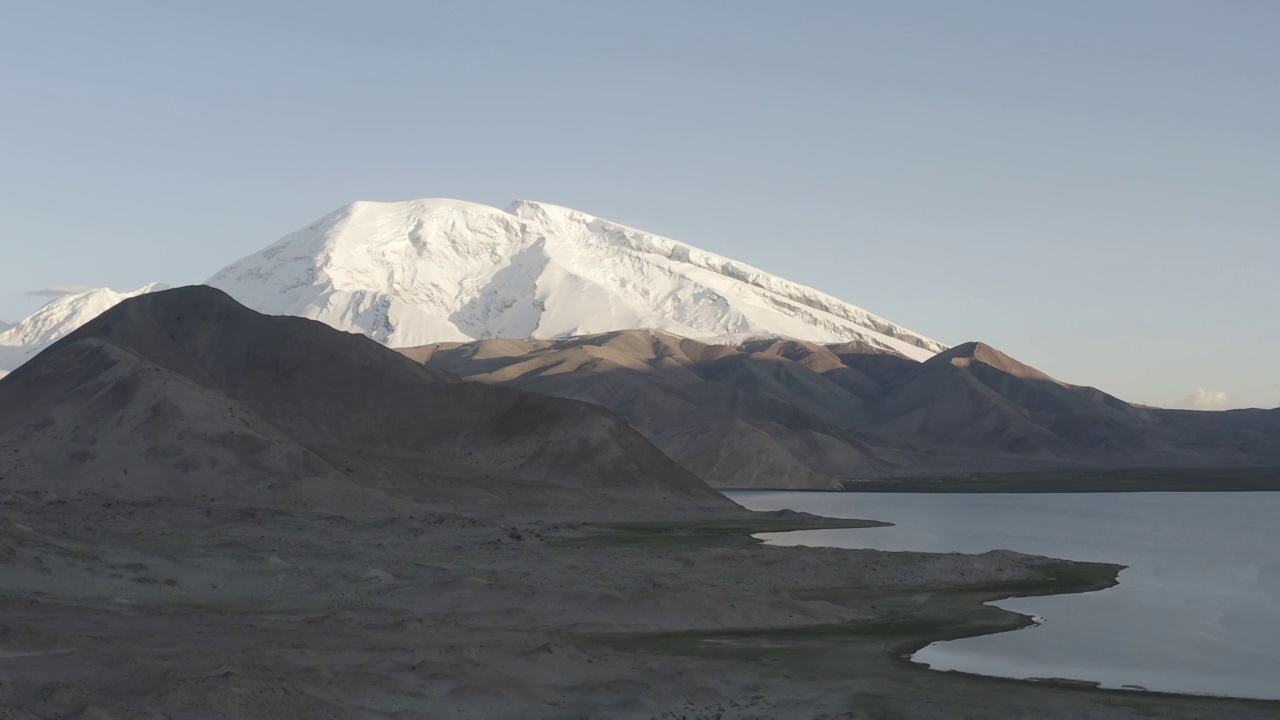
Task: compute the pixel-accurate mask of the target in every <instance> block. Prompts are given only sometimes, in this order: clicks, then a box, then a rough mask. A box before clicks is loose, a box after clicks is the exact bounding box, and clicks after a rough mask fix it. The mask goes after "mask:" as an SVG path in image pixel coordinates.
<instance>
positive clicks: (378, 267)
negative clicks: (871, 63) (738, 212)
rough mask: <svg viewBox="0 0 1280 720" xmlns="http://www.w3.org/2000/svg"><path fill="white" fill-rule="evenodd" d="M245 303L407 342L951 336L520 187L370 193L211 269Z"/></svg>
mask: <svg viewBox="0 0 1280 720" xmlns="http://www.w3.org/2000/svg"><path fill="white" fill-rule="evenodd" d="M206 282H207V284H209V285H212V286H214V287H217V288H220V289H222V290H224V291H226V292H227V293H228V294H230V295H231V296H232V297H234V298H235V299H237V300H238V301H240V302H241V303H243V304H245V305H247V306H249V307H251V308H253V309H255V310H258V311H260V312H264V313H268V314H274V315H299V316H302V317H308V318H313V319H315V320H319V321H321V322H324V323H327V324H328V325H331V326H333V327H335V328H338V329H340V330H346V331H351V332H359V333H363V334H365V335H368V336H369V337H372V338H373V339H375V340H377V341H379V342H381V343H384V344H386V345H390V346H393V347H407V346H414V345H422V344H426V343H432V342H441V341H455V340H456V341H465V340H475V339H487V338H498V337H502V338H563V337H569V336H573V335H581V334H587V333H597V332H607V331H611V330H622V329H632V328H654V329H659V330H664V331H667V332H671V333H675V334H678V335H683V336H686V337H724V336H742V335H763V336H783V337H793V338H800V339H804V340H811V341H816V342H847V341H862V342H865V343H867V344H869V345H871V346H873V347H877V348H881V349H884V350H889V351H892V352H897V353H900V354H903V355H906V356H908V357H912V358H915V359H924V358H927V357H930V356H932V355H934V354H935V353H937V352H940V351H942V350H944V349H945V346H943V345H942V344H940V343H938V342H936V341H934V340H930V339H928V338H926V337H923V336H921V335H919V334H917V333H914V332H911V331H909V330H907V329H905V328H902V327H901V326H899V325H896V324H894V323H891V322H889V321H887V320H885V319H883V318H881V317H878V316H876V315H873V314H871V313H869V312H867V311H866V310H863V309H862V308H859V307H857V306H855V305H851V304H849V303H846V302H843V301H841V300H839V299H837V298H834V297H832V296H830V295H827V294H825V293H822V292H819V291H817V290H814V289H812V288H808V287H805V286H803V285H799V284H796V283H793V282H790V281H787V280H783V279H781V278H778V277H775V276H773V275H770V274H768V273H766V272H764V271H762V270H758V269H756V268H753V267H750V266H748V265H744V264H742V263H739V262H736V261H733V260H730V259H727V258H724V257H721V256H719V255H715V254H712V253H708V252H704V251H702V250H699V249H697V248H695V247H692V246H690V245H686V244H684V243H681V242H678V241H675V240H671V239H669V238H664V237H660V236H658V235H653V234H650V233H646V232H644V231H641V230H637V229H634V228H630V227H626V226H624V225H619V224H617V223H613V222H610V221H608V220H604V219H601V218H598V217H594V216H591V215H588V214H586V213H582V212H579V211H576V210H571V209H568V208H563V207H558V206H555V205H548V204H545V203H537V202H529V201H517V202H516V203H514V204H513V205H511V206H510V207H508V208H507V209H505V210H503V209H499V208H494V207H489V206H486V205H480V204H476V203H470V202H463V201H459V200H444V199H427V200H414V201H408V202H396V203H378V202H357V203H353V204H351V205H348V206H346V207H344V208H341V209H339V210H337V211H335V212H333V213H330V214H329V215H327V216H325V217H323V218H321V219H320V220H317V221H316V222H314V223H312V224H310V225H308V226H307V227H305V228H303V229H301V230H299V231H297V232H294V233H291V234H289V235H287V236H285V237H284V238H282V239H281V240H279V241H278V242H276V243H274V244H272V245H270V246H269V247H267V248H265V249H263V250H261V251H259V252H256V253H254V254H252V255H249V256H247V257H245V258H242V259H240V260H238V261H236V262H234V263H232V264H231V265H229V266H227V267H226V268H224V269H223V270H221V271H220V272H218V273H217V274H215V275H214V276H213V277H211V278H209V280H207V281H206Z"/></svg>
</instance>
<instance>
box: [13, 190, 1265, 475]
mask: <svg viewBox="0 0 1280 720" xmlns="http://www.w3.org/2000/svg"><path fill="white" fill-rule="evenodd" d="M208 285H211V286H213V287H216V288H219V289H221V290H223V291H225V292H226V293H227V294H228V295H230V297H231V298H234V299H235V300H236V301H238V302H239V303H241V304H243V305H246V306H248V307H249V308H251V309H253V310H257V311H259V312H261V313H265V314H267V315H284V316H289V315H292V316H300V317H304V318H310V319H314V320H318V321H320V322H322V323H324V324H326V325H329V326H330V327H333V328H336V329H338V330H344V331H348V332H354V333H359V334H361V335H365V336H367V337H369V338H372V339H373V340H375V341H377V342H378V343H381V344H383V345H386V346H390V347H393V348H400V349H401V350H402V352H403V353H404V354H405V355H407V356H408V357H410V358H412V359H413V360H415V361H418V362H419V363H423V364H425V365H427V366H428V367H430V368H433V369H436V370H442V371H446V372H448V373H451V374H452V375H454V376H458V377H462V378H466V379H472V380H477V381H480V382H483V383H487V384H491V385H510V386H512V387H514V388H518V389H521V390H535V391H538V392H541V393H546V394H549V395H556V396H562V397H567V398H573V399H577V400H584V401H587V402H591V403H595V404H598V405H602V406H604V407H605V408H608V409H609V410H612V411H613V412H614V413H616V414H617V415H618V416H620V417H621V418H623V419H624V420H626V422H627V423H629V424H630V425H631V426H632V427H634V428H636V429H637V430H639V431H640V432H641V433H642V434H643V435H645V436H646V437H647V438H648V439H649V440H651V441H652V442H653V443H655V444H656V445H657V446H658V447H659V448H661V449H662V450H663V451H665V452H666V453H667V454H669V455H670V456H671V457H673V458H675V459H676V460H678V461H679V462H680V463H681V464H683V465H684V466H685V467H686V468H688V469H689V470H692V471H693V472H694V473H696V474H697V475H698V476H700V477H701V478H702V479H704V480H706V481H707V482H709V483H711V484H713V485H719V486H722V487H723V486H736V487H746V486H752V487H803V488H814V487H830V486H833V485H839V484H841V483H843V482H848V481H855V480H859V479H865V478H872V477H885V476H895V475H912V474H915V475H919V474H935V473H938V474H944V473H945V474H951V473H956V472H964V471H971V470H982V471H1001V470H1011V471H1023V470H1028V469H1056V468H1067V467H1080V468H1095V467H1096V468H1101V467H1108V468H1112V467H1184V466H1185V467H1197V466H1198V467H1203V466H1250V465H1280V442H1277V440H1278V439H1280V411H1262V410H1242V411H1231V412H1224V413H1197V412H1186V411H1170V410H1159V409H1155V408H1148V407H1140V406H1135V405H1131V404H1129V403H1126V402H1124V401H1121V400H1119V399H1117V398H1115V397H1112V396H1110V395H1107V394H1105V393H1103V392H1101V391H1098V390H1095V389H1093V388H1084V387H1077V386H1073V385H1069V384H1066V383H1063V382H1060V381H1058V380H1055V379H1053V378H1051V377H1049V376H1047V375H1045V374H1044V373H1042V372H1040V371H1038V370H1036V369H1034V368H1031V367H1028V366H1026V365H1024V364H1022V363H1019V362H1017V361H1016V360H1013V359H1012V358H1010V357H1008V356H1006V355H1004V354H1002V353H1000V352H999V351H997V350H995V349H993V348H991V347H988V346H986V345H983V344H981V343H967V344H964V345H961V346H958V347H954V348H948V347H947V346H945V345H943V344H941V343H939V342H937V341H935V340H932V339H929V338H927V337H924V336H922V335H919V334H918V333H914V332H912V331H910V330H907V329H905V328H903V327H902V326H900V325H898V324H896V323H893V322H890V321H888V320H885V319H884V318H881V317H879V316H876V315H873V314H871V313H869V312H867V311H866V310H863V309H862V308H859V307H857V306H855V305H851V304H849V303H846V302H844V301H842V300H839V299H837V298H834V297H831V296H829V295H826V294H824V293H821V292H819V291H817V290H814V289H812V288H807V287H804V286H802V285H799V284H796V283H793V282H790V281H787V280H784V279H782V278H778V277H776V276H773V275H769V274H768V273H765V272H763V271H761V270H758V269H755V268H752V267H749V266H747V265H743V264H741V263H738V262H736V261H733V260H730V259H727V258H723V257H720V256H717V255H713V254H711V253H707V252H704V251H701V250H698V249H697V248H694V247H692V246H689V245H686V244H684V243H680V242H677V241H675V240H671V239H668V238H664V237H660V236H657V235H653V234H649V233H646V232H643V231H641V230H636V229H634V228H629V227H626V226H623V225H619V224H617V223H613V222H610V221H607V220H603V219H600V218H597V217H594V216H591V215H587V214H585V213H581V212H578V211H576V210H570V209H567V208H562V207H557V206H554V205H547V204H543V203H534V202H527V201H518V202H516V203H514V204H513V205H511V206H510V207H508V208H507V209H505V210H501V209H497V208H493V207H488V206H484V205H477V204H474V203H467V202H462V201H456V200H417V201H411V202H401V203H369V202H359V203H354V204H351V205H348V206H346V207H344V208H341V209H339V210H337V211H335V212H333V213H330V214H329V215H327V216H325V217H324V218H321V219H319V220H317V221H316V222H314V223H312V224H310V225H308V226H307V227H305V228H303V229H301V230H299V231H297V232H294V233H291V234H290V235H287V236H286V237H284V238H282V239H281V240H279V241H277V242H276V243H273V244H271V245H269V246H267V247H266V248H264V249H262V250H261V251H259V252H256V253H254V254H252V255H249V256H248V257H245V258H243V259H241V260H238V261H236V262H234V263H232V264H231V265H229V266H227V267H226V268H224V269H222V270H221V271H219V272H217V273H215V274H214V275H213V276H212V277H210V279H209V280H208ZM162 287H163V286H160V285H148V286H146V287H143V288H140V289H138V290H135V291H133V292H129V293H116V292H113V291H111V290H107V289H98V290H90V291H87V292H82V293H77V294H74V295H67V296H64V297H61V298H58V299H56V300H54V301H53V302H51V303H49V304H48V305H46V306H44V307H43V308H41V309H40V310H38V311H37V312H35V313H34V314H32V315H31V316H30V317H28V318H26V319H24V320H22V321H20V322H19V323H17V324H16V325H14V326H12V327H9V328H8V329H5V330H3V331H2V332H0V375H3V373H4V372H5V371H7V370H12V369H13V368H16V367H18V366H20V365H22V364H23V363H25V362H28V361H29V360H31V359H32V358H33V357H35V356H36V355H37V353H39V352H40V351H42V350H43V349H45V348H47V347H49V346H50V345H51V344H56V343H57V342H59V341H60V339H61V338H64V337H67V336H69V335H70V334H72V333H73V332H74V331H76V329H77V328H80V327H81V326H83V325H85V324H86V323H88V322H89V321H91V320H93V319H94V318H95V317H97V316H99V315H100V314H101V313H103V312H104V311H106V310H107V309H109V308H112V307H113V306H115V305H116V304H117V303H120V302H121V301H123V300H125V299H127V298H136V297H143V296H146V295H148V294H150V293H152V292H154V291H155V290H157V289H159V288H162ZM182 297H183V298H185V300H184V301H190V302H196V301H198V300H200V299H201V298H205V299H208V300H209V302H215V304H219V307H222V306H225V305H226V301H224V300H223V299H222V298H224V297H225V296H223V295H222V294H221V293H217V294H209V293H208V292H206V293H204V294H201V293H200V292H196V291H194V290H189V291H186V294H185V295H182ZM215 298H216V301H215ZM138 306H139V307H142V306H146V305H145V303H140V304H139V305H138ZM246 317H248V316H246ZM255 317H256V316H255ZM246 322H248V321H246ZM254 322H257V321H254ZM250 324H253V323H250ZM255 327H257V325H255ZM264 341H265V340H264ZM236 347H240V348H241V350H242V351H243V352H244V353H249V354H253V355H254V356H255V357H263V358H265V356H262V355H261V353H259V352H258V351H256V350H254V349H253V348H252V347H249V346H246V345H244V344H243V343H239V344H237V345H236ZM166 352H167V351H166ZM291 357H292V356H291ZM233 359H234V358H227V361H228V362H230V361H231V360H233ZM241 360H243V358H241ZM263 361H264V362H267V361H268V360H266V359H264V360H263ZM270 362H275V361H274V360H271V361H270ZM294 363H302V364H305V363H304V362H303V360H302V359H301V358H295V359H291V360H290V361H289V364H290V366H291V367H292V366H293V364H294ZM140 367H141V366H140Z"/></svg>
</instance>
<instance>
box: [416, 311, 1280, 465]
mask: <svg viewBox="0 0 1280 720" xmlns="http://www.w3.org/2000/svg"><path fill="white" fill-rule="evenodd" d="M400 352H402V353H404V354H405V355H406V356H408V357H410V358H411V359H413V360H416V361H418V362H421V363H423V364H424V365H426V366H428V367H432V368H436V369H440V370H444V371H446V372H450V373H453V374H455V375H457V376H459V377H463V378H467V379H471V380H476V381H479V382H486V383H493V384H505V385H512V386H514V387H520V388H524V389H528V390H533V391H536V392H542V393H547V394H551V395H560V396H564V397H572V398H575V399H578V400H584V401H587V402H594V403H598V404H600V405H603V406H604V407H608V408H609V409H611V410H613V411H614V412H615V413H617V414H618V415H619V416H620V417H622V418H623V419H624V420H626V421H627V422H628V423H629V424H630V425H631V426H632V427H634V428H636V429H637V430H639V431H641V432H642V433H643V434H644V435H645V436H646V437H648V438H649V439H650V440H651V441H653V442H654V443H655V444H656V445H657V446H658V447H659V448H661V449H662V450H663V451H664V452H666V453H667V454H668V455H670V456H671V457H673V458H674V459H676V460H677V461H678V462H680V463H681V464H683V465H684V466H685V467H687V468H689V469H690V470H692V471H694V472H695V473H697V474H698V475H699V476H700V477H702V478H703V479H704V480H705V481H707V482H708V483H710V484H712V485H713V486H718V487H737V488H742V487H760V488H802V489H825V488H831V487H841V486H843V484H844V483H849V482H857V481H860V480H867V479H874V478H885V477H904V476H906V477H909V476H922V475H924V476H934V475H938V476H942V475H956V474H963V473H967V472H1006V471H1009V472H1015V471H1016V472H1023V471H1037V470H1063V469H1114V468H1124V467H1170V468H1177V467H1214V466H1222V467H1239V466H1250V465H1261V466H1280V443H1276V442H1275V440H1276V438H1277V437H1280V411H1264V410H1258V411H1253V412H1251V411H1240V412H1234V413H1222V412H1195V411H1173V410H1161V409H1158V408H1146V407H1138V406H1134V405H1130V404H1129V403H1126V402H1124V401H1123V400H1120V399H1118V398H1116V397H1114V396H1111V395H1108V394H1106V393H1104V392H1102V391H1100V390H1097V389H1096V388H1091V387H1084V386H1076V385H1070V384H1068V383H1065V382H1062V381H1060V380H1057V379H1055V378H1052V377H1050V376H1048V375H1047V374H1045V373H1043V372H1041V371H1039V370H1037V369H1035V368H1032V367H1030V366H1028V365H1025V364H1023V363H1021V362H1019V361H1017V360H1015V359H1013V358H1011V357H1009V356H1008V355H1006V354H1004V353H1002V352H1000V351H999V350H996V349H995V348H992V347H990V346H988V345H985V344H983V343H976V342H974V343H964V344H962V345H958V346H956V347H955V348H952V349H950V350H948V351H946V352H944V353H940V354H938V355H936V356H934V357H932V358H929V359H927V360H925V361H923V362H920V361H917V360H912V359H910V358H905V357H902V356H900V355H896V354H893V353H890V352H884V351H881V352H875V351H874V350H873V349H868V348H864V347H858V346H849V345H848V344H834V343H833V344H821V343H806V342H800V341H794V340H774V341H768V340H761V339H757V340H747V341H744V342H740V343H737V344H721V345H710V344H706V343H704V342H701V341H697V340H691V339H687V338H679V337H677V336H673V335H670V334H667V333H662V332H659V331H647V330H646V331H638V330H630V331H619V332H615V333H602V334H598V335H588V336H581V337H577V338H573V339H570V340H528V341H520V342H517V341H476V342H471V343H442V344H437V345H432V346H424V347H417V348H402V349H400Z"/></svg>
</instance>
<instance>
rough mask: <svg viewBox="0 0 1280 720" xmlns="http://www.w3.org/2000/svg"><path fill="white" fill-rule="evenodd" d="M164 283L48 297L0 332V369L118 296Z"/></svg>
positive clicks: (16, 362)
mask: <svg viewBox="0 0 1280 720" xmlns="http://www.w3.org/2000/svg"><path fill="white" fill-rule="evenodd" d="M165 287H166V286H165V285H163V284H161V283H152V284H150V285H146V286H144V287H141V288H138V289H137V290H134V291H133V292H123V293H122V292H116V291H114V290H112V289H111V288H94V289H92V290H85V291H83V292H78V293H72V294H69V295H63V296H62V297H59V298H56V299H54V300H52V301H50V302H49V303H48V304H46V305H45V306H44V307H42V308H40V309H39V310H36V311H35V312H34V313H32V314H31V315H29V316H27V317H26V319H24V320H22V321H21V322H19V323H17V324H16V325H13V326H12V327H10V328H8V329H7V330H5V331H4V332H0V370H13V369H14V368H16V367H18V366H19V365H21V364H22V363H24V362H26V361H27V360H30V359H31V358H32V357H34V356H35V355H36V354H37V353H39V352H40V351H41V350H43V349H44V348H46V347H48V346H49V345H51V344H53V343H55V342H57V341H58V340H60V339H61V338H62V337H63V336H65V335H67V334H69V333H71V332H73V331H75V330H76V329H78V328H79V327H80V326H81V325H84V324H85V323H87V322H89V321H90V320H92V319H94V318H96V317H98V316H99V315H101V314H102V313H104V312H106V311H107V310H109V309H111V308H112V307H114V306H115V305H116V304H117V303H119V302H120V301H121V300H124V299H126V298H131V297H135V296H137V295H142V294H145V293H149V292H154V291H156V290H163V289H164V288H165Z"/></svg>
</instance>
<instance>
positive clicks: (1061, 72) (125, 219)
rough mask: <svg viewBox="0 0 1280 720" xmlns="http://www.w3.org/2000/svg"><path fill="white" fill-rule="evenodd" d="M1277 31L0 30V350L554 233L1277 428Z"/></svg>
mask: <svg viewBox="0 0 1280 720" xmlns="http://www.w3.org/2000/svg"><path fill="white" fill-rule="evenodd" d="M1277 37H1280V4H1277V3H1273V2H1269V1H1268V0H1256V1H1252V2H1245V1H1236V0H1218V1H1217V2H1211V3H1210V2H1202V1H1197V2H1183V1H1181V0H1126V2H1122V3H1117V2H1114V1H1113V0H1107V1H1105V2H1098V1H1095V0H1072V1H1071V2H1056V3H1049V2H1037V3H1027V2H1022V1H1021V0H1018V1H1011V2H981V1H974V2H966V3H955V2H923V1H914V0H906V1H904V2H893V3H883V2H881V3H871V2H866V3H860V2H837V1H834V0H833V1H830V2H816V1H815V2H797V3H784V2H751V1H748V0H734V1H728V0H726V1H723V2H704V1H697V0H681V1H679V2H664V1H655V0H647V1H646V2H644V3H636V2H622V1H615V0H592V1H590V2H556V1H554V0H548V1H547V2H541V3H528V2H496V1H492V2H489V1H485V0H474V1H468V2H465V3H464V2H447V3H446V2H376V1H369V2H361V3H339V2H328V1H321V0H313V1H312V2H308V3H297V2H294V3H283V2H265V1H258V2H237V1H235V0H224V1H222V2H219V3H198V4H197V3H171V2H159V1H157V2H136V1H129V0H119V1H117V2H112V3H100V2H75V1H72V0H64V1H61V2H47V3H16V2H15V3H7V4H6V5H5V8H4V10H3V22H0V98H3V99H4V100H3V102H2V103H0V319H3V320H7V321H9V322H13V321H15V320H18V319H20V318H21V317H22V316H24V315H26V314H27V313H30V312H31V311H33V310H35V309H36V308H37V307H39V306H40V305H41V304H42V303H44V302H47V301H48V299H49V297H50V295H51V294H52V293H55V292H57V291H58V290H56V289H57V288H68V287H75V286H89V287H101V286H109V287H112V288H114V289H117V290H125V289H134V288H137V287H140V286H142V285H144V284H147V283H149V282H152V281H163V282H166V283H169V284H171V285H180V284H188V283H197V282H200V281H202V280H204V279H205V278H207V277H209V276H210V275H212V274H213V273H214V272H216V271H217V270H218V269H220V268H221V267H222V266H224V265H226V264H228V263H229V262H231V261H232V260H235V259H236V258H239V257H241V256H244V255H246V254H249V253H251V252H253V251H256V250H258V249H260V248H261V247H263V246H265V245H267V244H268V243H270V242H272V241H274V240H275V239H277V238H279V237H280V236H282V235H284V234H286V233H288V232H290V231H292V230H294V229H296V228H298V227H301V226H303V225H305V224H307V223H309V222H310V221H312V220H314V219H316V218H318V217H320V216H322V215H324V214H326V213H328V212H330V211H332V210H333V209H335V208H337V207H339V206H342V205H345V204H347V203H349V202H352V201H354V200H405V199H413V198H424V197H453V198H460V199H465V200H471V201H474V202H481V203H486V204H490V205H497V206H505V205H507V204H508V203H510V202H511V201H512V200H515V199H517V198H524V199H531V200H540V201H545V202H550V203H555V204H559V205H565V206H569V207H573V208H576V209H579V210H583V211H585V212H589V213H592V214H595V215H599V216H602V217H606V218H609V219H611V220H615V221H618V222H622V223H626V224H630V225H635V226H638V227H641V228H643V229H645V230H648V231H651V232H656V233H660V234H664V235H667V236H670V237H674V238H677V239H679V240H682V241H685V242H687V243H690V244H692V245H694V246H697V247H701V248H703V249H705V250H709V251H712V252H716V253H720V254H723V255H727V256H729V257H732V258H735V259H737V260H740V261H743V262H746V263H749V264H752V265H755V266H757V267H760V268H762V269H764V270H767V271H769V272H771V273H774V274H776V275H780V276H782V277H785V278H788V279H791V280H794V281H797V282H801V283H804V284H807V285H811V286H813V287H816V288H818V289H820V290H823V291H825V292H828V293H831V294H833V295H835V296H837V297H839V298H842V299H844V300H848V301H850V302H853V303H856V304H858V305H861V306H863V307H865V308H867V309H869V310H871V311H872V312H875V313H877V314H880V315H882V316H885V317H887V318H889V319H891V320H893V321H894V322H897V323H900V324H902V325H904V326H906V327H909V328H911V329H913V330H916V331H918V332H921V333H924V334H926V335H928V336H930V337H934V338H936V339H938V340H941V341H943V342H945V343H950V344H957V343H961V342H965V341H968V340H982V341H984V342H986V343H988V344H990V345H993V346H995V347H997V348H1000V349H1002V350H1004V351H1005V352H1007V353H1009V354H1010V355H1012V356H1014V357H1016V358H1018V359H1020V360H1022V361H1024V362H1027V363H1029V364H1031V365H1034V366H1036V367H1039V368H1040V369H1042V370H1044V371H1046V372H1048V373H1050V374H1051V375H1054V376H1055V377H1058V378H1059V379H1061V380H1064V381H1067V382H1071V383H1075V384H1081V385H1092V386H1095V387H1099V388H1101V389H1103V390H1106V391H1107V392H1110V393H1113V394H1116V395H1118V396H1120V397H1122V398H1124V399H1126V400H1130V401H1133V402H1142V403H1148V404H1154V405H1164V406H1194V407H1205V408H1219V407H1235V406H1263V407H1274V406H1276V405H1280V370H1278V369H1280V332H1277V330H1280V322H1278V321H1277V311H1280V290H1278V289H1277V288H1278V287H1280V89H1278V86H1277V80H1276V79H1277V77H1280V42H1277V41H1276V38H1277Z"/></svg>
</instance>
